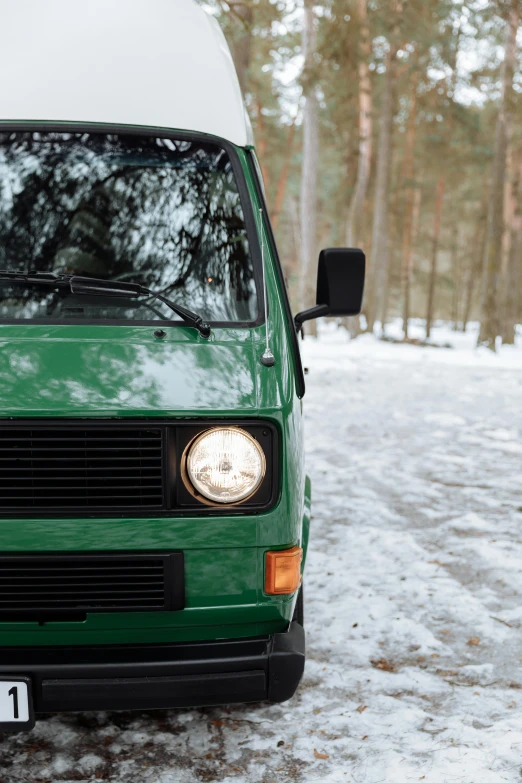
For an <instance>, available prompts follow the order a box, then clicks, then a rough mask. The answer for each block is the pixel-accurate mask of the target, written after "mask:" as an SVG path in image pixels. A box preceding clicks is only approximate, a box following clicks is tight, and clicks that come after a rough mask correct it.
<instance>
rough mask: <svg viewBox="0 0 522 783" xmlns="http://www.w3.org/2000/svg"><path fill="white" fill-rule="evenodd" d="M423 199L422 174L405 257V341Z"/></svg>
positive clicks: (416, 194) (414, 197) (403, 315)
mask: <svg viewBox="0 0 522 783" xmlns="http://www.w3.org/2000/svg"><path fill="white" fill-rule="evenodd" d="M421 199H422V172H421V174H420V175H419V181H418V183H417V187H416V188H415V192H414V194H413V210H412V217H411V226H410V231H409V238H408V240H407V249H406V252H405V255H404V263H405V273H404V280H403V301H402V328H403V331H404V339H405V340H407V339H408V338H409V326H408V323H409V320H410V308H411V284H412V280H413V247H414V245H415V240H416V238H417V231H418V227H419V217H420V207H421Z"/></svg>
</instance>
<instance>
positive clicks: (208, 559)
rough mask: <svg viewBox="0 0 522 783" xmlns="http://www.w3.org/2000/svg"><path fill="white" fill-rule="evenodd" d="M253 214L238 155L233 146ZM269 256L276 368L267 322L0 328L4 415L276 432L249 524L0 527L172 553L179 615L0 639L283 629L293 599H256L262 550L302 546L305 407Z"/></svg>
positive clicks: (190, 521) (172, 636)
mask: <svg viewBox="0 0 522 783" xmlns="http://www.w3.org/2000/svg"><path fill="white" fill-rule="evenodd" d="M238 152H239V155H240V159H241V162H242V165H243V166H244V168H245V172H246V175H247V184H248V188H249V192H250V197H251V199H252V201H253V204H254V207H255V208H258V207H259V204H258V203H257V200H256V195H255V191H254V187H253V183H252V181H251V180H250V175H249V173H248V166H247V163H246V154H245V153H244V152H243V151H242V150H239V151H238ZM273 263H274V259H272V258H271V256H270V253H269V252H267V288H268V297H269V305H270V319H269V325H270V335H271V348H272V351H273V353H274V355H275V357H276V364H275V366H274V367H264V366H263V365H262V364H261V363H260V361H259V359H260V356H261V354H262V353H263V350H264V340H265V326H264V325H263V326H260V327H257V328H254V329H241V328H216V329H214V330H213V333H212V335H211V337H210V339H209V340H204V339H203V338H201V337H200V336H199V335H198V334H197V333H196V332H195V331H194V330H193V329H189V328H185V327H174V328H171V329H168V334H167V337H166V338H165V339H164V340H157V339H156V338H154V336H153V331H154V327H151V326H136V325H132V324H131V325H126V326H94V325H93V326H89V325H70V326H69V325H59V326H52V325H51V326H43V325H36V324H34V325H27V324H16V325H0V377H2V379H3V382H2V384H1V385H0V416H3V417H6V418H7V417H14V418H35V417H42V418H44V417H52V418H62V417H93V418H103V417H110V418H114V417H125V418H128V417H135V416H139V417H144V416H146V417H161V418H169V417H170V418H178V417H182V418H189V417H190V418H193V417H195V418H198V419H202V418H204V417H205V416H207V417H213V418H215V417H218V416H219V417H224V418H226V417H230V418H235V419H237V418H240V417H242V416H244V417H246V418H257V419H259V418H268V419H271V420H272V421H273V422H274V424H275V425H276V426H277V428H278V430H279V433H280V445H281V448H280V468H279V470H280V476H279V479H280V497H279V501H278V503H277V504H276V506H275V507H274V508H273V509H271V510H270V511H268V512H265V513H262V514H259V515H253V516H245V517H227V516H223V517H212V518H209V517H207V518H194V517H191V518H181V517H180V518H176V517H173V518H159V519H154V518H150V519H143V518H139V519H138V518H135V519H133V518H126V519H115V518H108V519H86V518H82V519H78V518H72V519H64V518H57V519H49V518H46V519H13V520H9V519H0V552H44V551H59V552H67V551H69V552H73V551H101V550H107V551H118V550H137V551H139V550H145V549H148V550H151V549H153V550H154V549H165V550H169V549H178V550H183V551H184V552H185V562H186V597H187V603H186V608H185V609H184V610H183V611H180V612H171V613H167V612H158V613H154V612H150V613H119V614H97V615H89V616H88V617H87V620H86V621H85V622H83V623H74V622H66V623H65V622H64V623H56V622H53V623H45V624H44V625H42V626H39V625H38V624H37V623H0V644H3V645H25V644H97V643H126V642H141V643H143V642H148V641H150V642H153V641H156V642H159V641H184V640H199V639H216V638H224V637H231V638H232V637H236V638H237V637H241V636H251V635H258V634H265V633H274V632H277V631H282V630H284V629H285V628H286V627H287V625H288V622H289V620H290V619H291V615H292V610H293V605H294V602H295V597H294V596H289V597H269V596H265V595H264V593H263V584H264V553H265V551H266V550H267V549H270V548H284V547H287V546H293V545H294V544H301V543H303V541H302V536H303V519H304V518H305V519H308V509H307V510H306V511H305V487H304V480H305V479H304V471H303V446H302V412H301V404H300V401H299V400H298V398H297V396H296V390H295V365H294V357H293V356H292V352H291V348H290V345H291V343H290V339H289V334H290V333H289V330H290V329H292V328H293V325H292V324H289V323H288V321H287V319H286V317H285V311H284V307H283V302H282V292H281V290H280V289H279V284H278V280H277V277H276V275H275V272H274V268H273Z"/></svg>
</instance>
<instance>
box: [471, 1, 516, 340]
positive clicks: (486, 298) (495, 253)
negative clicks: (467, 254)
mask: <svg viewBox="0 0 522 783" xmlns="http://www.w3.org/2000/svg"><path fill="white" fill-rule="evenodd" d="M518 21H519V0H511V7H510V9H509V12H508V20H507V24H506V38H505V50H504V63H503V66H502V93H501V98H500V107H499V112H498V117H497V128H496V133H495V150H494V157H493V175H492V180H491V191H490V197H489V208H488V221H487V229H486V231H487V233H486V244H485V252H484V265H483V277H482V306H481V318H480V332H479V337H478V345H483V346H485V347H486V348H489V349H490V350H492V351H495V350H496V345H495V343H496V338H497V335H498V334H499V332H500V319H499V312H498V307H499V278H500V273H501V267H502V263H501V262H502V240H503V234H504V179H505V176H506V159H507V151H508V144H509V136H510V127H511V120H512V117H511V114H512V104H513V75H514V69H515V62H516V36H517V30H518Z"/></svg>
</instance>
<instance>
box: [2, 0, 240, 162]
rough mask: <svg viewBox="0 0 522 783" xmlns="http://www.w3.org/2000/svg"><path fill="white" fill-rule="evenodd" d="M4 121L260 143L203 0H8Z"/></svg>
mask: <svg viewBox="0 0 522 783" xmlns="http://www.w3.org/2000/svg"><path fill="white" fill-rule="evenodd" d="M0 74H1V76H0V120H12V121H22V120H38V121H40V120H45V121H51V122H53V121H55V122H56V121H65V122H85V123H90V122H96V123H105V124H118V125H119V124H122V125H146V126H152V127H161V128H169V129H176V130H189V131H199V132H202V133H209V134H212V135H215V136H219V137H221V138H223V139H227V140H228V141H231V142H233V143H234V144H237V145H239V146H246V145H247V144H251V143H252V131H251V128H250V123H249V121H248V117H247V115H246V110H245V107H244V104H243V99H242V96H241V90H240V87H239V83H238V79H237V75H236V72H235V68H234V65H233V62H232V58H231V55H230V51H229V48H228V46H227V43H226V41H225V37H224V35H223V33H222V32H221V29H220V27H219V25H218V23H217V21H216V20H215V19H214V18H213V17H211V16H209V15H208V14H207V13H206V12H205V11H204V10H203V9H202V8H201V7H200V6H198V5H197V4H196V2H195V0H7V1H5V0H4V2H3V3H2V13H1V21H0Z"/></svg>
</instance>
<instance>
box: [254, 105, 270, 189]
mask: <svg viewBox="0 0 522 783" xmlns="http://www.w3.org/2000/svg"><path fill="white" fill-rule="evenodd" d="M256 113H257V128H256V141H257V156H258V158H259V166H260V168H261V175H262V177H263V184H264V186H265V191H266V195H267V198H268V187H269V184H270V182H269V173H268V169H267V167H266V163H265V161H266V128H265V118H264V117H263V107H262V106H261V103H260V101H259V98H257V99H256Z"/></svg>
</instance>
